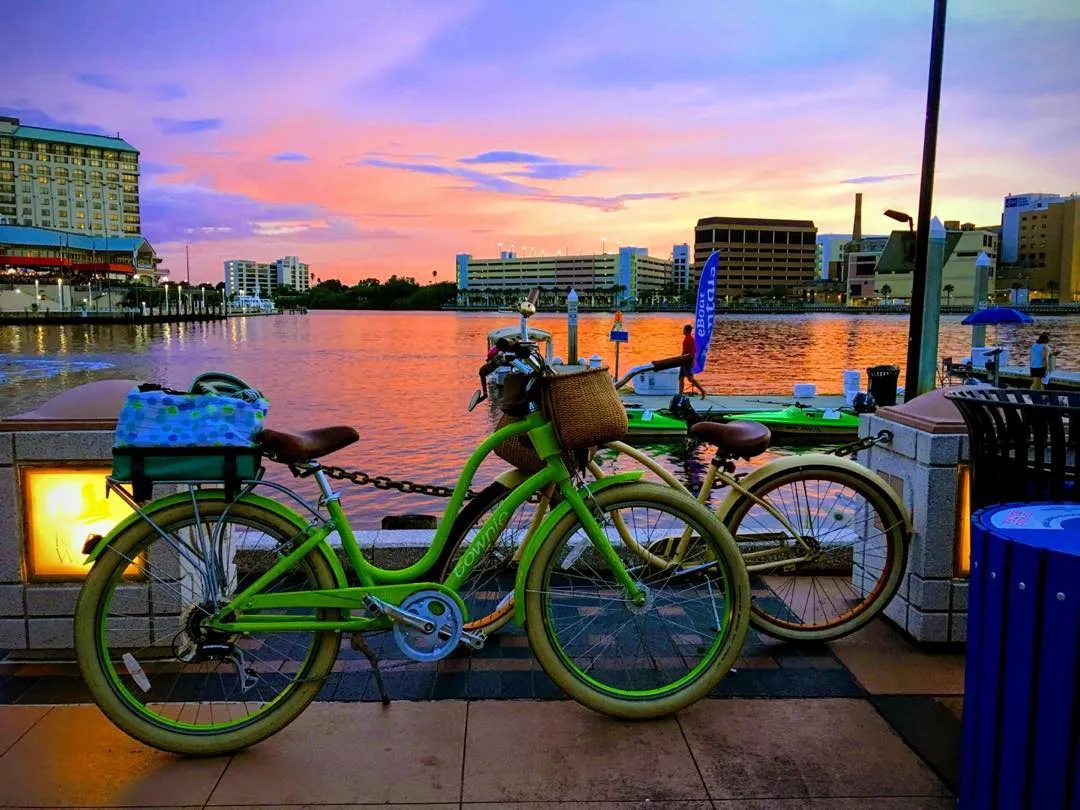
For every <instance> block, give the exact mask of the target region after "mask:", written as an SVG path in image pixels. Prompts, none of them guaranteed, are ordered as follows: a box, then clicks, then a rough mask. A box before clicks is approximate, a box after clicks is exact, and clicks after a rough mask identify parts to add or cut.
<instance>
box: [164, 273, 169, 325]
mask: <svg viewBox="0 0 1080 810" xmlns="http://www.w3.org/2000/svg"><path fill="white" fill-rule="evenodd" d="M168 316H169V282H167V281H166V282H165V317H168Z"/></svg>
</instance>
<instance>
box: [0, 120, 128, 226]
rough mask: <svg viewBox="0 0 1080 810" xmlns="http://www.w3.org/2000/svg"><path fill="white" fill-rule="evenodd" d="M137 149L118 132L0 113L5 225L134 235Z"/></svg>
mask: <svg viewBox="0 0 1080 810" xmlns="http://www.w3.org/2000/svg"><path fill="white" fill-rule="evenodd" d="M139 212H140V207H139V152H138V150H137V149H135V147H133V146H132V145H131V144H129V143H128V142H127V141H125V140H123V139H121V138H113V137H109V136H105V135H94V134H90V133H84V132H69V131H67V130H59V129H47V128H44V127H30V126H24V125H22V124H21V123H20V122H19V119H18V118H12V117H9V116H0V225H19V226H30V227H37V228H48V229H51V230H60V231H67V232H69V233H76V234H82V235H84V236H137V235H139V234H140V233H141V232H142V227H141V220H140V213H139Z"/></svg>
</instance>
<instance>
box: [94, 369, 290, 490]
mask: <svg viewBox="0 0 1080 810" xmlns="http://www.w3.org/2000/svg"><path fill="white" fill-rule="evenodd" d="M268 407H269V403H268V402H267V401H266V399H265V398H264V397H263V396H262V395H261V394H259V392H257V391H254V390H252V389H247V390H242V391H236V392H232V393H229V394H210V393H199V394H193V393H188V392H184V391H170V390H168V389H165V388H162V387H161V386H157V385H140V386H139V387H138V388H136V389H134V390H132V391H131V393H129V394H128V396H127V399H126V400H125V401H124V406H123V408H122V409H121V411H120V417H119V419H118V421H117V424H116V437H115V441H114V443H113V478H114V479H116V480H118V481H124V482H130V483H131V484H132V487H133V490H134V494H135V498H136V500H140V501H143V500H148V499H149V498H150V496H151V494H152V488H153V484H154V483H161V482H199V483H202V482H213V481H220V482H222V483H223V484H224V485H225V488H226V490H227V491H228V493H229V495H230V497H232V496H234V495H235V493H236V492H237V491H238V490H239V487H240V485H241V482H242V481H244V480H249V479H253V478H256V477H257V476H258V473H259V467H260V464H261V452H260V450H259V434H260V433H261V432H262V429H263V422H264V420H265V419H266V412H267V409H268Z"/></svg>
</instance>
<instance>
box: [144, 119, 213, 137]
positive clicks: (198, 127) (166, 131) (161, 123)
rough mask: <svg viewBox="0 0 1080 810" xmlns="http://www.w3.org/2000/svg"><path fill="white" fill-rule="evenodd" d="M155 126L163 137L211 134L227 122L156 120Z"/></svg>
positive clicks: (211, 120)
mask: <svg viewBox="0 0 1080 810" xmlns="http://www.w3.org/2000/svg"><path fill="white" fill-rule="evenodd" d="M153 121H154V126H156V127H157V128H158V129H159V130H161V132H162V134H163V135H191V134H194V133H196V132H210V131H212V130H215V129H221V128H222V127H223V126H224V125H225V121H224V120H223V119H221V118H189V119H183V118H155V119H153Z"/></svg>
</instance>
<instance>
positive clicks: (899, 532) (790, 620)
mask: <svg viewBox="0 0 1080 810" xmlns="http://www.w3.org/2000/svg"><path fill="white" fill-rule="evenodd" d="M689 434H690V436H691V438H693V439H696V440H698V441H701V442H705V443H708V444H711V445H713V446H714V447H715V448H716V451H715V453H714V455H713V458H712V460H711V463H710V465H709V470H708V473H707V475H706V476H705V480H704V481H703V482H702V485H701V489H700V491H699V492H698V495H697V500H698V501H699V502H700V503H702V504H705V503H707V502H708V501H709V498H710V495H711V493H712V491H713V490H714V489H717V488H726V489H727V490H728V491H727V495H726V497H723V498H722V499H721V500H720V503H719V505H718V506H717V508H716V514H717V515H718V516H719V517H720V519H721V520H722V521H723V523H724V524H725V525H726V526H727V528H728V530H729V531H730V532H731V534H732V535H733V536H734V537H735V541H736V543H737V544H738V547H739V550H740V552H741V554H742V557H743V559H744V561H745V562H746V566H747V569H748V571H749V572H750V582H751V590H752V597H753V605H752V612H751V622H752V624H753V625H754V626H755V627H756V628H757V629H758V630H761V631H762V632H765V633H767V634H769V635H771V636H774V637H777V638H781V639H785V640H790V641H824V640H829V639H835V638H839V637H841V636H844V635H847V634H849V633H852V632H854V631H855V630H858V629H859V628H860V627H862V626H864V625H865V624H866V623H867V622H869V621H870V620H871V619H872V618H874V617H875V616H876V615H878V614H879V613H880V612H881V611H882V610H883V609H884V608H885V605H887V604H888V603H889V601H890V600H891V599H892V597H893V596H894V595H895V594H896V591H897V589H898V588H899V586H900V582H901V579H902V576H903V572H904V570H905V567H906V563H907V551H908V545H909V543H910V539H911V528H910V522H909V518H908V516H907V512H906V510H905V509H904V507H903V504H902V503H901V502H900V500H899V498H898V497H897V496H896V494H895V493H894V492H893V490H892V489H891V488H890V487H889V486H888V485H887V484H886V483H885V481H884V480H882V479H881V477H880V476H878V475H876V474H874V473H873V472H872V471H870V470H868V469H867V468H866V467H864V466H862V465H860V464H857V463H856V462H854V461H851V460H849V459H845V458H840V457H837V456H834V455H827V454H823V453H813V454H805V455H797V456H788V457H785V458H780V459H776V460H774V461H770V462H768V463H767V464H765V465H763V466H761V467H759V468H757V469H756V470H754V471H753V472H751V473H750V474H749V475H746V476H745V477H744V476H740V475H736V473H735V469H736V468H735V460H736V459H746V460H749V459H752V458H754V457H756V456H758V455H760V454H761V453H763V452H764V451H765V450H766V449H767V448H768V446H769V442H770V438H771V437H770V435H769V431H768V428H766V427H764V426H763V425H759V424H757V423H752V422H731V423H716V422H699V423H698V424H696V425H693V426H692V427H691V428H690V430H689ZM617 454H621V455H625V456H628V457H630V458H632V459H633V460H635V461H636V462H638V463H640V464H642V465H643V466H644V467H646V468H647V469H648V470H649V471H650V472H652V473H653V474H655V475H656V476H658V477H659V478H660V479H661V480H662V481H663V482H664V483H666V484H667V485H668V486H670V487H672V488H674V489H676V490H679V491H681V492H687V489H686V487H684V486H683V485H682V484H681V483H680V482H679V481H678V480H676V478H675V477H674V476H673V475H671V473H669V472H668V471H667V470H665V469H664V468H663V467H662V466H661V465H660V464H659V463H657V462H656V461H655V460H654V459H652V458H650V457H649V456H648V455H646V454H645V453H644V452H642V451H641V450H639V449H637V448H634V447H631V446H630V445H627V444H625V443H623V442H611V443H610V444H607V445H605V449H604V450H603V451H601V452H599V453H597V454H595V455H594V456H593V457H592V458H591V460H590V461H589V463H588V471H589V473H590V474H591V475H592V476H593V477H594V478H602V477H603V476H604V473H603V471H602V469H601V467H600V464H599V463H598V460H602V459H603V458H604V457H605V456H610V457H614V456H615V455H617ZM524 477H525V473H523V472H521V471H518V470H512V471H509V472H507V473H505V474H503V475H501V476H499V478H498V479H497V480H496V481H495V482H494V483H492V484H491V485H489V486H488V487H487V488H486V489H484V490H483V491H481V492H480V493H479V494H478V495H477V497H476V498H474V499H473V500H472V501H471V502H470V503H469V504H468V505H467V506H466V507H465V509H463V510H462V512H461V514H460V515H459V516H458V519H457V521H456V522H455V524H454V526H453V528H452V529H451V531H450V536H449V538H448V542H447V545H446V549H445V550H444V553H443V557H442V558H441V559H440V560H439V562H438V563H437V564H436V568H435V570H436V571H442V573H443V575H444V576H449V575H450V573H451V572H452V571H453V570H454V568H455V566H456V564H457V561H458V559H459V558H460V556H461V555H462V554H463V553H464V552H465V550H466V549H468V547H469V545H470V543H471V542H472V540H473V538H474V537H475V536H476V533H477V531H478V529H479V528H480V527H482V526H483V525H484V524H485V521H486V520H487V519H488V517H489V516H490V515H491V513H492V512H493V511H494V510H495V509H496V508H497V507H498V505H499V504H500V503H501V502H502V501H503V500H504V499H505V498H506V497H507V495H508V493H509V492H511V491H512V490H513V489H514V487H515V486H516V485H517V483H518V482H520V481H521V480H522V479H523V478H524ZM687 494H689V493H687ZM553 497H556V498H557V497H558V496H557V495H555V494H554V493H553V491H552V490H551V489H550V488H549V489H548V490H545V491H544V492H542V493H541V500H540V503H539V504H536V505H535V508H532V505H529V504H526V505H523V506H522V507H521V508H519V509H518V510H517V511H516V512H515V513H514V514H513V516H512V517H511V518H510V520H509V523H508V525H507V526H506V528H505V530H504V531H503V533H502V535H501V536H500V538H499V541H498V542H497V543H496V544H494V545H493V546H492V547H491V548H490V549H489V550H488V552H487V554H486V555H485V556H484V558H483V559H482V560H481V561H480V562H479V563H478V564H477V566H476V568H475V569H474V570H473V573H472V575H471V576H470V578H469V581H468V582H466V583H464V584H463V585H462V586H461V589H460V593H461V595H462V597H463V598H464V599H465V601H466V603H467V604H468V607H469V615H470V616H471V617H473V619H472V621H471V623H470V626H469V629H470V630H472V631H475V632H483V633H493V632H496V631H497V630H499V628H501V627H502V626H503V625H504V624H505V623H506V622H507V621H508V620H509V619H510V618H512V616H513V614H514V595H513V583H514V569H515V567H516V565H517V562H518V560H519V559H520V558H521V555H522V553H523V550H525V549H528V548H529V547H530V544H531V542H532V538H533V537H534V536H536V535H537V534H538V533H539V535H540V536H543V528H544V527H545V526H546V523H545V520H546V517H547V512H548V509H549V506H550V503H551V499H552V498H553ZM612 517H613V518H614V520H613V521H612V523H613V529H612V531H613V532H617V535H618V537H617V538H613V539H615V540H616V541H617V542H621V543H622V544H624V545H625V546H627V547H628V548H630V549H631V550H632V551H633V552H634V553H636V554H637V555H638V556H640V557H641V558H642V559H644V560H645V561H647V562H648V563H649V564H650V565H653V566H655V567H656V568H658V569H667V568H669V567H670V566H671V565H672V564H673V563H674V564H677V565H679V566H682V567H693V566H695V565H699V564H701V563H702V562H704V560H702V559H698V558H695V557H694V556H693V553H692V552H691V551H690V548H689V542H688V541H689V538H688V537H687V536H686V535H685V534H682V535H671V536H666V537H663V538H661V539H660V540H654V541H653V542H651V543H650V544H648V545H645V546H643V545H641V544H639V543H638V542H637V541H636V540H635V537H637V536H642V533H641V529H642V527H639V526H635V525H628V520H623V519H622V518H621V516H619V515H613V516H612ZM581 551H582V552H584V551H585V548H584V546H582V549H581ZM571 553H573V552H572V551H571Z"/></svg>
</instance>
